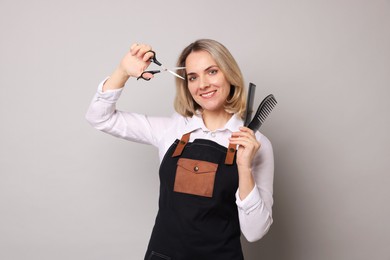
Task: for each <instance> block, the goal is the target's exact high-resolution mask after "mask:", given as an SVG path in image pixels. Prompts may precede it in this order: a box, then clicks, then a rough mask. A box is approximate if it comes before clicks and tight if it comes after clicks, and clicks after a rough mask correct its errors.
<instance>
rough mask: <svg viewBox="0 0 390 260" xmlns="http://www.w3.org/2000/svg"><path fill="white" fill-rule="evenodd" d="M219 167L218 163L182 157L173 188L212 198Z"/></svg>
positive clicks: (178, 164) (177, 190) (178, 163)
mask: <svg viewBox="0 0 390 260" xmlns="http://www.w3.org/2000/svg"><path fill="white" fill-rule="evenodd" d="M217 169H218V164H216V163H212V162H206V161H199V160H193V159H187V158H180V159H179V160H178V162H177V168H176V177H175V185H174V188H173V190H174V191H176V192H181V193H187V194H193V195H198V196H204V197H210V198H211V197H212V196H213V191H214V181H215V174H216V172H217Z"/></svg>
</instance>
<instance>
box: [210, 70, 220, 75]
mask: <svg viewBox="0 0 390 260" xmlns="http://www.w3.org/2000/svg"><path fill="white" fill-rule="evenodd" d="M217 72H218V70H215V69H214V70H210V71H209V74H210V75H214V74H217Z"/></svg>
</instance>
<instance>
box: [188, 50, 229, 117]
mask: <svg viewBox="0 0 390 260" xmlns="http://www.w3.org/2000/svg"><path fill="white" fill-rule="evenodd" d="M185 67H186V70H187V81H188V90H189V91H190V93H191V96H192V98H193V99H194V100H195V102H196V103H197V104H198V105H199V106H200V107H202V109H203V113H209V112H212V113H221V112H224V113H226V112H225V109H224V105H225V103H226V100H227V98H228V96H229V93H230V88H231V86H230V83H229V82H228V81H227V80H226V78H225V75H224V74H223V73H222V71H221V70H220V68H219V67H218V65H217V63H216V62H215V60H214V59H213V57H212V56H211V55H210V53H208V52H207V51H196V52H192V53H191V54H189V55H188V57H187V59H186V62H185Z"/></svg>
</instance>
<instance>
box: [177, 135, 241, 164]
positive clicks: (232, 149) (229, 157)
mask: <svg viewBox="0 0 390 260" xmlns="http://www.w3.org/2000/svg"><path fill="white" fill-rule="evenodd" d="M190 135H191V132H189V133H186V134H184V135H183V136H182V137H181V139H180V141H179V143H178V144H177V146H176V149H175V151H174V152H173V154H172V157H177V156H180V155H181V153H182V152H183V150H184V147H185V146H186V145H187V143H188V141H189V140H190ZM235 154H236V145H235V144H231V143H229V146H228V148H227V152H226V157H225V164H226V165H232V164H233V163H234V155H235Z"/></svg>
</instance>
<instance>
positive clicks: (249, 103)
mask: <svg viewBox="0 0 390 260" xmlns="http://www.w3.org/2000/svg"><path fill="white" fill-rule="evenodd" d="M255 91H256V85H255V84H253V83H249V90H248V96H247V100H246V114H245V121H244V125H248V124H249V122H250V121H251V119H252V114H253V99H254V98H255Z"/></svg>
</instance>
